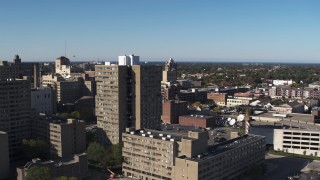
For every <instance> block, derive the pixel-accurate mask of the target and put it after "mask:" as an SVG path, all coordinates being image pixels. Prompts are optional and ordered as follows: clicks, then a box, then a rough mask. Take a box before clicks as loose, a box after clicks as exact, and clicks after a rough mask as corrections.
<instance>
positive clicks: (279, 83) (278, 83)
mask: <svg viewBox="0 0 320 180" xmlns="http://www.w3.org/2000/svg"><path fill="white" fill-rule="evenodd" d="M292 83H293V81H292V80H279V79H276V80H273V81H272V84H273V85H275V86H284V85H291V84H292Z"/></svg>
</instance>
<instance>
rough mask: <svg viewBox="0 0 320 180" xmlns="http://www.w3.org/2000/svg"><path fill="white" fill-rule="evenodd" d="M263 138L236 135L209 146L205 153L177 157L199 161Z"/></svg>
mask: <svg viewBox="0 0 320 180" xmlns="http://www.w3.org/2000/svg"><path fill="white" fill-rule="evenodd" d="M263 138H264V137H263V136H257V135H244V136H241V137H238V138H235V139H231V140H228V141H225V142H223V143H220V144H217V145H213V146H210V147H209V148H208V151H207V152H206V153H203V154H200V155H197V157H193V158H187V157H185V156H180V157H179V158H181V159H187V160H191V161H196V162H200V161H203V160H205V159H208V158H211V157H213V156H215V155H218V154H221V153H223V152H227V151H229V150H232V149H235V148H238V147H241V146H244V145H247V144H249V143H252V142H254V141H257V140H260V139H263Z"/></svg>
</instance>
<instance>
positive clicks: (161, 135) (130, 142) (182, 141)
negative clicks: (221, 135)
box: [122, 128, 265, 180]
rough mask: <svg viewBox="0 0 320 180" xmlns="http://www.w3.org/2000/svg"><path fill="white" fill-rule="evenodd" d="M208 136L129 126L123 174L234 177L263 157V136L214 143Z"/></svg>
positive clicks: (139, 175)
mask: <svg viewBox="0 0 320 180" xmlns="http://www.w3.org/2000/svg"><path fill="white" fill-rule="evenodd" d="M207 140H208V133H207V132H205V131H189V132H188V134H187V135H182V134H172V133H167V132H164V131H156V130H133V129H129V128H128V129H127V131H126V133H123V156H124V163H123V164H122V168H123V171H124V174H125V175H126V176H128V177H133V178H138V179H143V180H147V179H167V180H170V179H175V180H179V179H208V180H211V179H233V178H236V177H239V176H240V175H241V174H243V173H244V172H245V171H247V170H249V169H250V168H252V167H253V166H254V165H258V164H261V163H262V162H263V160H264V155H265V141H264V137H261V136H253V135H249V136H248V135H247V136H242V137H239V138H236V139H233V140H229V141H226V142H224V143H221V144H218V145H214V146H208V145H207Z"/></svg>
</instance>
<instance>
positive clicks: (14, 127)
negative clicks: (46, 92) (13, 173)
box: [0, 79, 31, 161]
mask: <svg viewBox="0 0 320 180" xmlns="http://www.w3.org/2000/svg"><path fill="white" fill-rule="evenodd" d="M30 91H31V89H30V82H29V81H27V80H15V79H8V80H1V81H0V130H2V131H5V132H7V133H8V137H9V151H10V160H13V161H14V160H16V159H19V158H20V157H21V155H22V154H21V153H20V152H19V150H20V145H21V141H22V139H25V138H29V137H30V128H31V126H30V112H31V111H30V110H31V100H30Z"/></svg>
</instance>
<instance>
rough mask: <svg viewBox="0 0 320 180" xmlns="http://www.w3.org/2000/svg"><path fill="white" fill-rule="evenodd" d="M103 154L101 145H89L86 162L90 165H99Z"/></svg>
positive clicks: (103, 150) (94, 143)
mask: <svg viewBox="0 0 320 180" xmlns="http://www.w3.org/2000/svg"><path fill="white" fill-rule="evenodd" d="M104 153H105V148H104V147H103V145H101V144H99V143H96V142H93V143H90V144H89V146H88V148H87V156H88V160H89V161H91V162H92V163H100V162H101V160H102V159H103V156H104Z"/></svg>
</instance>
